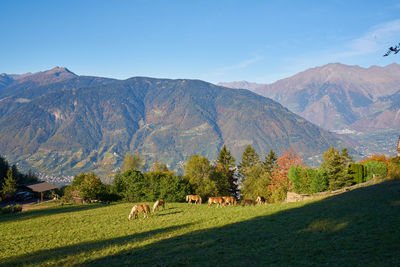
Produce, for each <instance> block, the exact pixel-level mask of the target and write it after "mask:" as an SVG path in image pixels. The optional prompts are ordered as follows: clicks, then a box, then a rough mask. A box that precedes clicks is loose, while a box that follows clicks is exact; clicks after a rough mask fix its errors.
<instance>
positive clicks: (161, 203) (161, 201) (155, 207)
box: [153, 199, 165, 213]
mask: <svg viewBox="0 0 400 267" xmlns="http://www.w3.org/2000/svg"><path fill="white" fill-rule="evenodd" d="M159 206H162V208H163V209H165V201H164V199H159V200H157V201H156V203H154V205H153V213H154V211H155V210H156V209H157V208H158V207H159Z"/></svg>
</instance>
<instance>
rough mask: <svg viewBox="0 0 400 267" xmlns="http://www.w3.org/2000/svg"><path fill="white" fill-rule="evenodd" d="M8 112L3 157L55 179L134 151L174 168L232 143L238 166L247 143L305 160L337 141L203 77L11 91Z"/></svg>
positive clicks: (89, 81) (72, 82) (4, 103)
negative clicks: (300, 155)
mask: <svg viewBox="0 0 400 267" xmlns="http://www.w3.org/2000/svg"><path fill="white" fill-rule="evenodd" d="M28 77H29V76H28ZM26 78H27V77H25V78H24V79H26ZM51 81H53V80H51ZM11 86H14V85H13V84H11ZM9 87H10V86H9ZM9 87H6V89H7V88H9ZM1 107H2V109H1ZM1 110H2V114H3V116H2V117H1V118H0V147H1V148H2V153H4V154H6V155H7V157H8V158H12V159H13V160H15V161H17V160H18V161H20V162H23V163H24V164H25V165H30V166H33V167H35V168H36V169H37V170H40V171H42V172H47V173H64V174H65V173H69V174H71V173H78V172H81V171H90V170H96V171H99V172H109V171H110V170H112V169H114V168H115V167H117V166H119V164H120V163H121V161H122V157H123V155H124V154H125V153H127V152H131V153H132V152H135V151H138V152H140V153H141V154H142V155H144V156H145V157H146V158H147V159H148V162H149V163H150V162H151V161H155V160H161V161H163V162H165V163H167V164H169V165H170V166H171V167H173V168H174V167H176V166H177V164H178V162H179V161H182V160H183V161H185V160H187V158H188V157H189V156H190V155H193V154H201V155H204V156H206V157H208V158H209V159H211V160H212V159H215V158H216V156H217V153H218V151H219V149H220V148H221V146H222V144H224V143H225V144H226V145H227V146H228V148H229V149H230V150H231V151H232V152H233V154H234V156H235V157H236V158H237V159H238V160H239V159H240V155H241V153H242V152H243V149H244V148H245V146H246V145H247V144H252V145H253V146H254V147H255V148H256V149H257V151H258V152H260V153H261V154H266V153H268V151H269V149H271V148H272V149H274V150H275V151H277V152H281V151H282V150H283V149H285V148H288V147H290V146H291V147H293V148H294V149H295V150H297V151H299V152H301V153H303V154H304V156H305V157H306V158H307V157H309V156H314V155H316V154H320V153H322V152H323V151H325V150H327V149H328V148H329V147H330V146H333V145H334V146H338V144H339V141H338V139H336V138H335V137H334V136H332V135H331V134H329V133H328V132H325V131H324V130H322V129H321V128H319V127H317V126H315V125H313V124H311V123H310V122H308V121H306V120H304V119H303V118H301V117H299V116H297V115H295V114H293V113H292V112H290V111H289V110H287V109H286V108H284V107H282V106H281V105H280V104H278V103H276V102H274V101H273V100H271V99H268V98H264V97H262V96H259V95H257V94H255V93H252V92H250V91H247V90H233V89H228V88H224V87H219V86H215V85H212V84H210V83H206V82H203V81H199V80H168V79H154V78H142V77H137V78H131V79H128V80H124V81H115V80H109V79H103V78H95V77H82V76H75V75H72V77H71V78H70V79H63V80H62V81H60V82H57V83H50V84H47V85H43V84H42V85H40V86H37V87H35V86H33V87H30V88H25V89H24V90H22V91H21V90H19V91H18V92H17V93H15V94H9V96H8V97H6V98H4V99H2V100H0V111H1Z"/></svg>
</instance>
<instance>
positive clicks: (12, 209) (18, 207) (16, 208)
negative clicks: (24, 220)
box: [0, 204, 22, 214]
mask: <svg viewBox="0 0 400 267" xmlns="http://www.w3.org/2000/svg"><path fill="white" fill-rule="evenodd" d="M21 211H22V206H21V205H18V204H17V205H8V206H5V207H4V208H2V209H1V211H0V214H9V213H17V212H21Z"/></svg>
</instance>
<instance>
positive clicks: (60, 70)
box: [43, 66, 76, 75]
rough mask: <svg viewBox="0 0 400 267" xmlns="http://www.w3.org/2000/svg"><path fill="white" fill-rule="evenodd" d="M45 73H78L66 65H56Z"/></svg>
mask: <svg viewBox="0 0 400 267" xmlns="http://www.w3.org/2000/svg"><path fill="white" fill-rule="evenodd" d="M43 73H45V74H55V73H68V74H72V75H76V74H75V73H73V72H72V71H70V70H69V69H67V68H66V67H59V66H56V67H54V68H52V69H50V70H46V71H44V72H43Z"/></svg>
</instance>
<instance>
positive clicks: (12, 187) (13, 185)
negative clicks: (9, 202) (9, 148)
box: [2, 168, 17, 195]
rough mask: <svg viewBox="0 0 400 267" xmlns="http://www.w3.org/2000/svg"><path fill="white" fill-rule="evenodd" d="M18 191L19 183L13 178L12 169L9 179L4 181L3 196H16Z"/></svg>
mask: <svg viewBox="0 0 400 267" xmlns="http://www.w3.org/2000/svg"><path fill="white" fill-rule="evenodd" d="M15 191H17V181H16V180H15V179H14V177H13V171H12V169H11V168H9V169H8V171H7V177H6V178H5V179H4V183H3V188H2V194H3V195H6V194H14V193H15Z"/></svg>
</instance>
